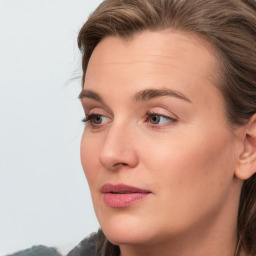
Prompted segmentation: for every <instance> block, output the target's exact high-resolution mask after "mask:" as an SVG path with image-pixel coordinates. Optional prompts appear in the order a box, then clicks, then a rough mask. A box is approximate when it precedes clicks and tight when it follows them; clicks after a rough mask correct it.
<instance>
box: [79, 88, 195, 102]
mask: <svg viewBox="0 0 256 256" xmlns="http://www.w3.org/2000/svg"><path fill="white" fill-rule="evenodd" d="M164 96H169V97H174V98H177V99H181V100H184V101H187V102H189V103H192V102H191V100H190V99H189V98H187V97H186V96H185V95H184V94H183V93H181V92H178V91H176V90H172V89H146V90H142V91H139V92H137V93H135V95H134V96H133V101H135V102H137V101H148V100H151V99H154V98H159V97H164ZM78 98H79V99H80V100H81V99H83V98H88V99H93V100H96V101H99V102H101V103H104V101H103V99H102V98H101V97H100V95H99V94H98V93H96V92H94V91H91V90H84V89H83V90H82V91H81V93H80V94H79V97H78Z"/></svg>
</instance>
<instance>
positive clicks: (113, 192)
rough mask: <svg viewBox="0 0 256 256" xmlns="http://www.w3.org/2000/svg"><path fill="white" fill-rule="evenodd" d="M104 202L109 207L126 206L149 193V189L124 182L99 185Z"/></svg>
mask: <svg viewBox="0 0 256 256" xmlns="http://www.w3.org/2000/svg"><path fill="white" fill-rule="evenodd" d="M101 192H102V193H103V200H104V203H105V204H106V205H107V206H109V207H114V208H122V207H127V206H129V205H131V204H133V203H135V202H137V201H139V200H141V199H143V198H145V197H147V196H148V195H149V194H151V191H149V190H145V189H140V188H136V187H132V186H128V185H124V184H118V185H112V184H105V185H103V186H102V187H101Z"/></svg>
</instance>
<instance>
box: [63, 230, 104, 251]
mask: <svg viewBox="0 0 256 256" xmlns="http://www.w3.org/2000/svg"><path fill="white" fill-rule="evenodd" d="M98 233H99V232H98ZM98 233H93V234H91V235H90V236H88V237H86V238H85V239H83V240H82V241H81V242H80V243H79V244H78V245H77V246H76V247H75V248H74V249H72V250H71V251H70V252H69V253H68V254H67V256H97V254H96V245H97V242H98Z"/></svg>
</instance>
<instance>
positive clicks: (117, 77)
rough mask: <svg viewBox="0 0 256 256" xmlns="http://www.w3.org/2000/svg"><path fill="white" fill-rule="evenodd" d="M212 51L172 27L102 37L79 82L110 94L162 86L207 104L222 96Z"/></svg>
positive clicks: (90, 88)
mask: <svg viewBox="0 0 256 256" xmlns="http://www.w3.org/2000/svg"><path fill="white" fill-rule="evenodd" d="M215 56H216V54H215V51H214V49H213V47H211V45H210V44H209V43H208V42H207V41H205V40H204V39H202V38H200V37H197V36H194V35H191V34H185V33H181V32H177V31H170V30H166V31H159V32H150V31H146V32H143V33H140V34H137V35H135V36H133V37H132V38H131V39H129V40H126V39H122V38H119V37H107V38H105V39H104V40H103V41H101V42H100V43H99V44H98V45H97V47H96V48H95V50H94V52H93V54H92V56H91V59H90V61H89V65H88V69H87V73H86V76H85V83H84V88H85V89H88V90H93V91H95V92H97V93H99V94H101V95H103V96H104V95H105V96H106V97H107V98H109V100H115V95H118V97H123V99H125V98H126V97H127V96H128V95H129V97H130V98H131V97H132V95H134V94H135V93H136V92H138V91H142V90H145V89H166V88H167V89H171V90H174V91H179V92H181V93H182V94H184V95H186V96H188V98H189V99H192V100H191V101H194V100H195V101H198V103H200V105H202V104H205V105H208V103H209V100H210V101H214V99H215V98H216V97H219V98H221V101H223V98H222V96H221V93H220V91H219V90H218V89H217V86H216V85H217V83H218V79H217V78H218V73H219V72H218V66H219V65H218V61H217V58H216V57H215ZM110 92H115V94H113V93H112V94H113V95H112V94H111V93H110ZM199 98H201V99H199ZM202 98H203V100H202ZM222 105H223V104H222Z"/></svg>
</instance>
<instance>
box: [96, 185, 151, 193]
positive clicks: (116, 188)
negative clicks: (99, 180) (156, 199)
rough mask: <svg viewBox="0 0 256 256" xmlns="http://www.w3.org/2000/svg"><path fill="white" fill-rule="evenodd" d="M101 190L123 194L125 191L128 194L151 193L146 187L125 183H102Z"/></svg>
mask: <svg viewBox="0 0 256 256" xmlns="http://www.w3.org/2000/svg"><path fill="white" fill-rule="evenodd" d="M101 192H102V193H120V194H125V193H126V194H128V193H143V194H148V193H151V191H149V190H147V189H141V188H137V187H133V186H129V185H125V184H117V185H113V184H109V183H108V184H104V185H103V186H102V187H101Z"/></svg>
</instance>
